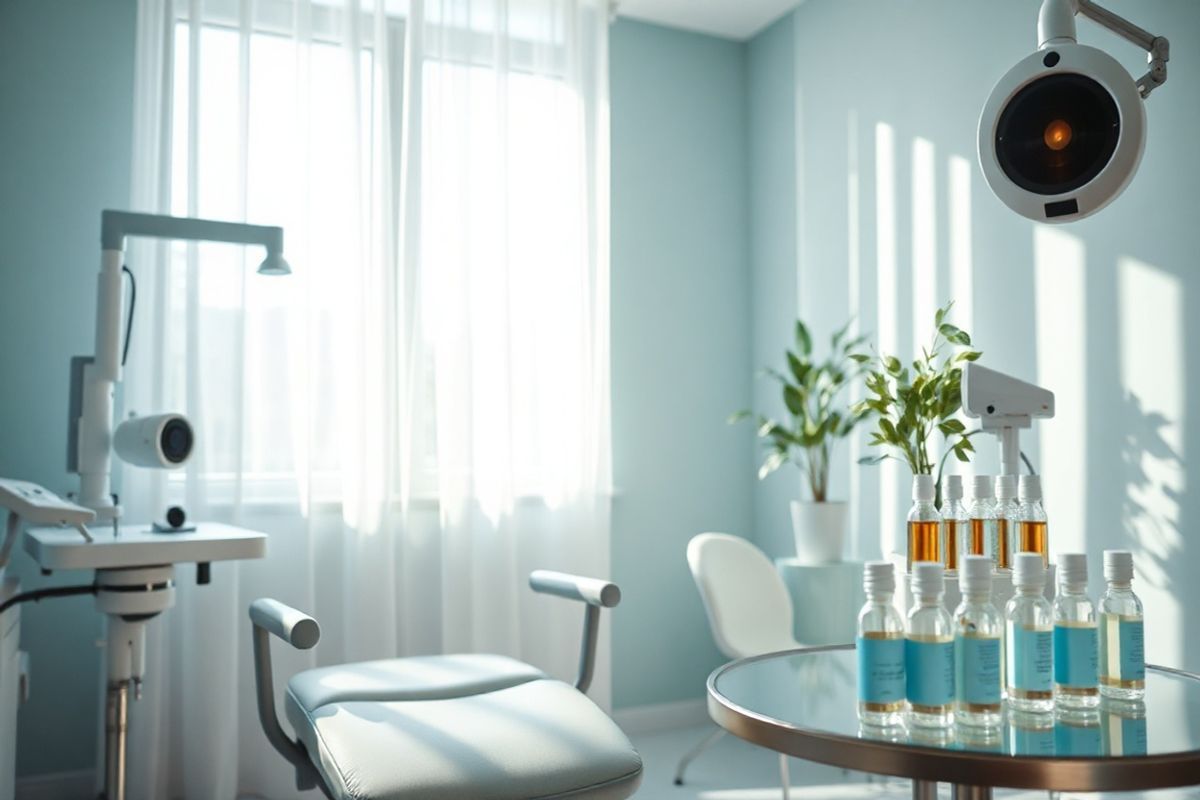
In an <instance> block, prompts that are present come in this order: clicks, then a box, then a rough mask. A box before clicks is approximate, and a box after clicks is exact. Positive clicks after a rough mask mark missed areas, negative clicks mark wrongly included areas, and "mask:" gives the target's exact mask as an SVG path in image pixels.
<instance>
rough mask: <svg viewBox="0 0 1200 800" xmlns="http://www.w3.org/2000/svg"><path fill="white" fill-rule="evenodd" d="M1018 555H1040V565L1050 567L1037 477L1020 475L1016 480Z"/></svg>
mask: <svg viewBox="0 0 1200 800" xmlns="http://www.w3.org/2000/svg"><path fill="white" fill-rule="evenodd" d="M1017 500H1018V508H1017V517H1018V519H1019V522H1018V523H1017V541H1016V544H1015V547H1016V551H1017V552H1018V553H1041V555H1042V565H1043V566H1049V565H1050V539H1049V531H1048V530H1047V528H1046V510H1045V509H1044V508H1042V480H1041V478H1039V477H1038V476H1037V475H1022V476H1021V477H1020V478H1019V479H1018V480H1017Z"/></svg>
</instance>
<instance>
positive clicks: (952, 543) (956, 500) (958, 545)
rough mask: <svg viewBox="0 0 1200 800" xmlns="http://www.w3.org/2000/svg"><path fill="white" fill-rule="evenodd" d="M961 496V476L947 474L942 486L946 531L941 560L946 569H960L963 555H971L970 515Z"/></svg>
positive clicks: (943, 521) (943, 517) (943, 515)
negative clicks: (943, 556) (969, 548)
mask: <svg viewBox="0 0 1200 800" xmlns="http://www.w3.org/2000/svg"><path fill="white" fill-rule="evenodd" d="M962 498H963V483H962V476H961V475H947V476H946V483H945V485H944V486H942V525H943V527H944V528H945V531H946V537H945V549H944V555H945V558H944V559H942V560H943V561H944V562H945V565H946V569H962V560H963V557H964V556H968V555H971V553H970V551H969V550H968V549H967V548H968V547H969V545H970V538H971V532H970V528H971V516H970V514H968V513H967V507H966V506H965V505H964V504H963V499H962Z"/></svg>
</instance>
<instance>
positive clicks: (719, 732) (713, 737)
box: [675, 728, 725, 786]
mask: <svg viewBox="0 0 1200 800" xmlns="http://www.w3.org/2000/svg"><path fill="white" fill-rule="evenodd" d="M724 735H725V729H724V728H717V729H716V730H715V731H713V732H712V733H710V734H709V735H708V736H705V737H704V740H703V741H701V742H699V743H698V744H697V745H696V746H695V747H693V748H692V749H691V750H688V751H687V752H686V753H684V754H683V758H681V759H679V766H677V767H676V768H675V785H676V786H683V773H684V772H686V771H687V768H688V764H691V763H692V762H693V761H695V760H696V758H697V757H698V756H699V755H700V754H701V753H703V752H704V751H705V750H707V749H708V748H710V747H712V746H713V745H714V744H716V743H717V740H718V739H720V738H721V737H722V736H724Z"/></svg>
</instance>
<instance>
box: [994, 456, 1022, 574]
mask: <svg viewBox="0 0 1200 800" xmlns="http://www.w3.org/2000/svg"><path fill="white" fill-rule="evenodd" d="M1020 517H1021V507H1020V506H1018V505H1017V476H1016V475H997V476H996V543H995V549H996V569H1012V557H1013V553H1015V552H1017V551H1016V550H1015V549H1014V545H1015V544H1016V535H1017V522H1018V521H1019V520H1020Z"/></svg>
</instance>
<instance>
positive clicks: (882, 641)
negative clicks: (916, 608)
mask: <svg viewBox="0 0 1200 800" xmlns="http://www.w3.org/2000/svg"><path fill="white" fill-rule="evenodd" d="M863 591H864V592H865V594H866V596H867V602H866V604H864V605H863V607H862V611H860V612H859V614H858V637H857V640H856V642H855V649H856V650H857V653H858V718H859V720H861V721H862V722H863V723H864V724H866V725H877V726H881V727H890V726H894V725H900V724H902V723H903V722H904V715H903V712H904V692H905V685H904V647H905V645H904V619H903V618H902V617H901V616H900V612H899V611H897V610H896V606H895V605H894V604H893V601H892V598H893V596H894V595H895V593H896V576H895V570H894V568H893V566H892V563H891V562H890V561H868V562H867V563H866V564H864V565H863Z"/></svg>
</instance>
